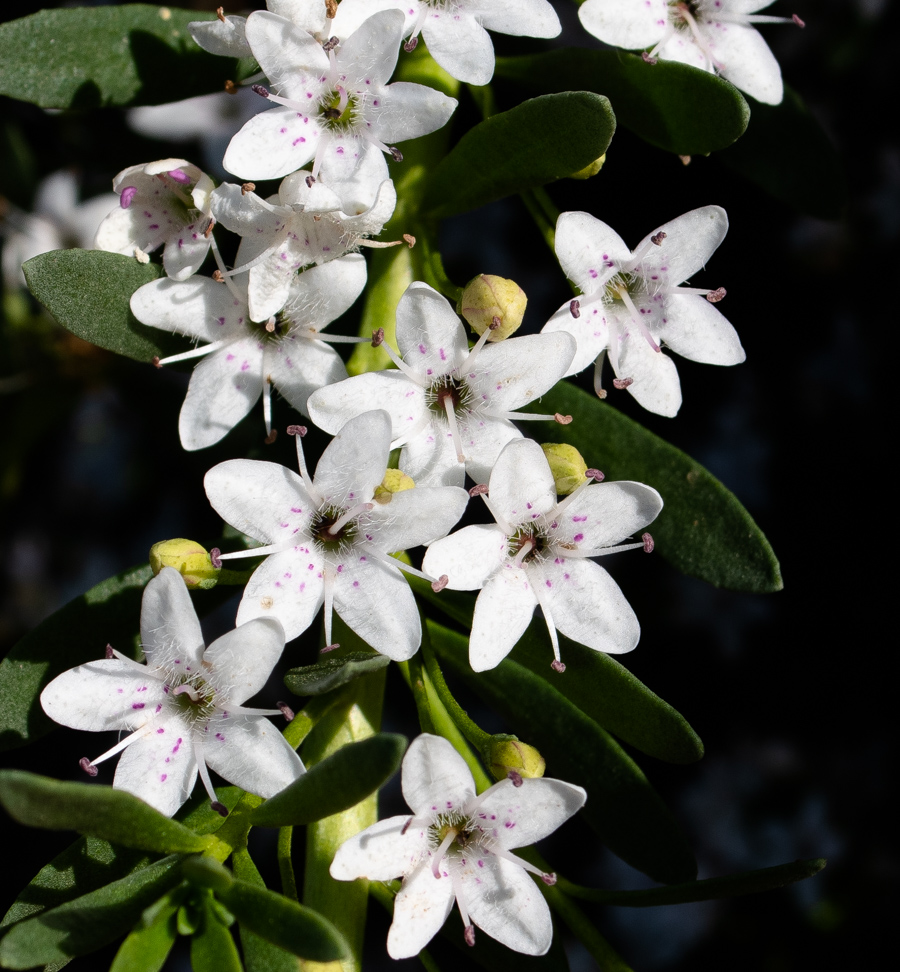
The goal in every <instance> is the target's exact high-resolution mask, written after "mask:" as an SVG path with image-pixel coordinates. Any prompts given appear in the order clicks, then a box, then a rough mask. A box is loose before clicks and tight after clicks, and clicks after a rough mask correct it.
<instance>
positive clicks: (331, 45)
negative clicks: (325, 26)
mask: <svg viewBox="0 0 900 972" xmlns="http://www.w3.org/2000/svg"><path fill="white" fill-rule="evenodd" d="M340 42H341V41H340V38H339V37H329V38H328V40H327V41H325V43H324V44H323V45H322V50H323V51H325V53H326V54H327V53H328V52H329V51H333V50H334V49H335V48H336V47H337V46H338V44H340Z"/></svg>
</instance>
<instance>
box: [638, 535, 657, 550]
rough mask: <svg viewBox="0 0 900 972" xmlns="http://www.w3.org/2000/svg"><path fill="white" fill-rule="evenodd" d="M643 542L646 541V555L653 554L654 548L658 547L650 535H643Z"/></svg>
mask: <svg viewBox="0 0 900 972" xmlns="http://www.w3.org/2000/svg"><path fill="white" fill-rule="evenodd" d="M641 540H643V541H644V553H653V548H654V547H655V546H656V544H655V543H654V542H653V537H652V536H650V534H649V533H642V534H641Z"/></svg>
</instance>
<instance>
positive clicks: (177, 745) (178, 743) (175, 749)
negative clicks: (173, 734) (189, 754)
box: [172, 736, 184, 756]
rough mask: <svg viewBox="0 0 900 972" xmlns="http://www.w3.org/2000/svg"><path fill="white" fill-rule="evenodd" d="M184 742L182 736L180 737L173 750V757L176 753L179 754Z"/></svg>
mask: <svg viewBox="0 0 900 972" xmlns="http://www.w3.org/2000/svg"><path fill="white" fill-rule="evenodd" d="M182 742H184V740H183V739H182V738H181V736H179V737H178V739H177V741H176V742H175V748H174V749H173V750H172V755H173V756H174V755H175V753H177V752H178V750H179V749H181V744H182Z"/></svg>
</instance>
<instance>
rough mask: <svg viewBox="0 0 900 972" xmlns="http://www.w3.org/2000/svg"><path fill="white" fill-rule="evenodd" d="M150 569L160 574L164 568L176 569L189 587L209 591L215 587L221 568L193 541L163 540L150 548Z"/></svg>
mask: <svg viewBox="0 0 900 972" xmlns="http://www.w3.org/2000/svg"><path fill="white" fill-rule="evenodd" d="M150 567H151V568H152V570H153V573H154V574H158V573H159V572H160V571H161V570H162V569H163V567H174V568H175V569H176V570H177V571H178V573H179V574H181V576H182V577H183V578H184V583H185V585H186V586H187V587H199V588H200V589H201V590H204V591H207V590H209V589H210V588H211V587H215V586H216V583H217V581H218V579H219V568H217V567H215V566H214V565H213V562H212V558H211V557H210V555H209V554H208V553H207V551H206V550H205V549H204V548H203V547H201V546H200V544H199V543H195V542H194V541H193V540H161V541H160V542H159V543H154V544H153V546H152V547H151V548H150Z"/></svg>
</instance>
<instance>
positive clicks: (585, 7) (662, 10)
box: [578, 0, 669, 50]
mask: <svg viewBox="0 0 900 972" xmlns="http://www.w3.org/2000/svg"><path fill="white" fill-rule="evenodd" d="M578 19H579V20H580V21H581V23H582V25H583V26H584V29H585V30H586V31H587V32H588V33H589V34H593V35H594V37H597V38H599V39H600V40H602V41H603V42H604V43H605V44H612V45H613V46H614V47H624V48H625V49H626V50H635V49H636V48H639V47H652V46H653V45H654V44H655V43H656V42H657V41H658V40H660V38H661V37H662V36H663V34H665V32H666V28H667V26H668V24H669V10H668V0H643V2H639V3H638V2H635V0H587V2H586V3H583V4H582V5H581V7H579V9H578Z"/></svg>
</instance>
